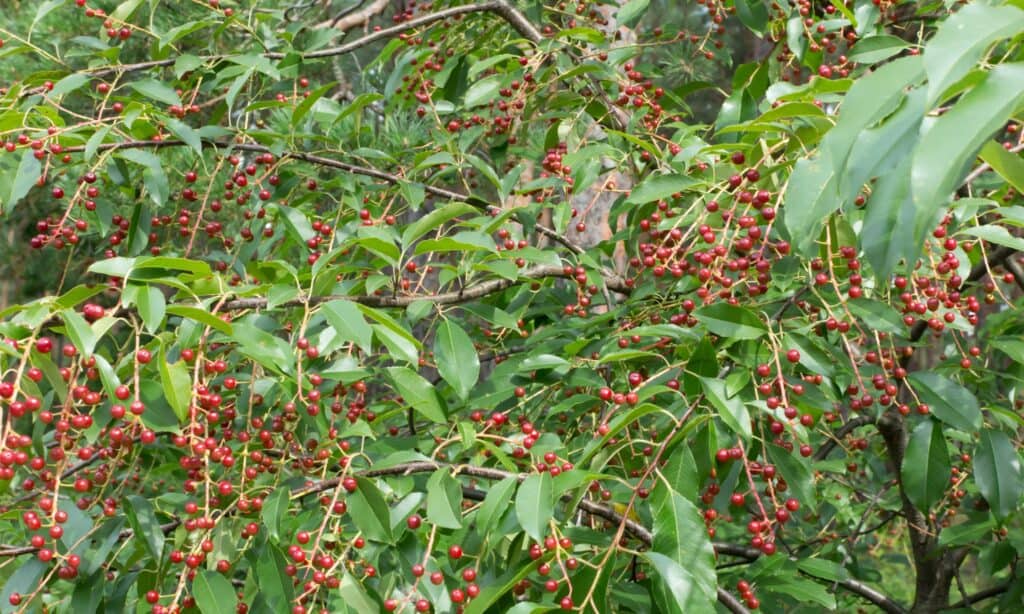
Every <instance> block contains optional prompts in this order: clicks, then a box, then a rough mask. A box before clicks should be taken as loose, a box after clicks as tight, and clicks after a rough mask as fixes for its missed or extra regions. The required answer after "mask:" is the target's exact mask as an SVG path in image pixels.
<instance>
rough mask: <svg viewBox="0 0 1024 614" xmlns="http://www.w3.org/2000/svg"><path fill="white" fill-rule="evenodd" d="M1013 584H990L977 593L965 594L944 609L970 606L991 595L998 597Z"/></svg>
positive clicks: (989, 597) (1011, 582)
mask: <svg viewBox="0 0 1024 614" xmlns="http://www.w3.org/2000/svg"><path fill="white" fill-rule="evenodd" d="M1013 585H1014V583H1013V581H1010V582H1007V583H1005V584H1000V585H998V586H991V587H989V588H986V589H983V590H980V591H978V592H977V593H974V594H973V595H965V596H964V598H963V599H962V600H961V601H958V602H956V603H954V604H953V605H951V606H949V607H948V608H944V609H947V610H957V609H960V608H966V607H971V606H973V605H975V604H976V603H978V602H979V601H984V600H985V599H991V598H992V597H998V596H999V595H1002V594H1003V593H1005V592H1006V591H1008V590H1010V587H1012V586H1013Z"/></svg>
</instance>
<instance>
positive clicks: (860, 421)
mask: <svg viewBox="0 0 1024 614" xmlns="http://www.w3.org/2000/svg"><path fill="white" fill-rule="evenodd" d="M874 422H875V419H874V418H872V417H871V416H868V415H861V416H857V417H856V418H854V419H852V420H848V421H847V422H846V424H844V425H843V426H841V427H839V429H838V430H836V431H835V432H834V433H832V438H831V439H829V440H828V441H826V442H825V443H823V444H821V447H820V448H818V451H817V452H815V453H814V460H817V461H820V460H825V459H826V458H828V455H829V454H831V453H832V450H833V449H834V448H835V447H836V446H837V445H839V442H840V440H842V438H843V437H846V436H847V435H848V434H849V433H851V432H853V431H854V430H856V429H858V428H860V427H862V426H864V425H866V424H874Z"/></svg>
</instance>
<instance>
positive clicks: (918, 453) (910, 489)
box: [900, 419, 952, 513]
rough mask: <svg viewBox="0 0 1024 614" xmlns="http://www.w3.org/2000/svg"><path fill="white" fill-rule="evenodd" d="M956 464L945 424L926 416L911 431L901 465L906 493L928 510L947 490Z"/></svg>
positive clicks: (912, 500) (917, 505)
mask: <svg viewBox="0 0 1024 614" xmlns="http://www.w3.org/2000/svg"><path fill="white" fill-rule="evenodd" d="M951 469H952V465H951V464H950V461H949V449H948V448H947V446H946V438H945V436H944V435H943V433H942V425H941V424H939V423H937V422H935V421H934V420H931V419H925V420H923V421H922V422H921V423H920V424H918V425H917V427H916V428H914V430H913V431H912V432H911V434H910V439H909V440H908V441H907V449H906V452H905V454H904V456H903V466H902V467H900V480H901V481H902V483H903V492H904V493H906V495H907V498H908V499H910V501H911V503H913V504H914V506H915V507H917V509H919V510H921V511H922V512H925V513H927V512H928V510H929V509H930V508H931V507H932V506H933V505H935V503H937V502H938V501H939V500H940V499H942V497H943V495H944V494H945V492H946V488H947V487H948V486H949V477H950V471H951Z"/></svg>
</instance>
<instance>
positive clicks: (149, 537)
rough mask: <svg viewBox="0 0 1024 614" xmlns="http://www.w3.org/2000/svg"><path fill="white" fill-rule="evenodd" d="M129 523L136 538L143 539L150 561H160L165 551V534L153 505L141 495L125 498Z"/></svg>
mask: <svg viewBox="0 0 1024 614" xmlns="http://www.w3.org/2000/svg"><path fill="white" fill-rule="evenodd" d="M124 502H125V511H126V512H127V513H128V523H129V524H131V525H132V530H133V531H134V532H135V538H136V539H138V538H140V537H141V538H142V543H143V544H144V545H145V547H146V551H147V552H148V553H149V556H150V559H151V560H153V561H159V560H161V559H160V556H161V553H162V552H163V550H164V532H163V530H162V529H161V528H160V523H159V522H158V521H157V519H156V512H155V511H154V510H153V504H152V503H150V502H149V500H148V499H146V498H144V497H140V496H139V495H128V496H127V497H125V498H124Z"/></svg>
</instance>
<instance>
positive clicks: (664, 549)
mask: <svg viewBox="0 0 1024 614" xmlns="http://www.w3.org/2000/svg"><path fill="white" fill-rule="evenodd" d="M651 507H652V509H653V514H652V515H653V517H654V525H653V529H654V531H653V532H654V541H653V544H652V546H651V548H652V550H653V551H654V552H656V553H658V554H661V555H664V556H666V557H668V558H669V559H671V560H672V561H673V562H675V563H677V564H679V565H681V566H682V567H683V568H684V569H685V570H686V572H687V574H688V575H689V576H690V580H691V581H692V582H691V583H688V584H687V589H688V591H689V592H687V593H686V594H679V595H677V599H678V601H677V604H678V605H679V606H680V607H681V608H682V611H683V612H705V611H711V610H713V609H714V606H713V604H714V603H715V601H716V600H717V590H716V587H717V579H716V574H715V550H714V548H713V547H712V545H711V540H710V539H708V532H707V528H706V527H705V526H704V518H703V516H702V515H701V512H700V510H699V509H697V506H696V505H694V504H693V503H691V502H690V501H689V500H687V499H686V498H685V497H683V496H682V495H680V494H679V493H678V492H676V491H674V490H672V489H671V488H665V487H663V486H660V485H659V486H658V487H656V488H655V489H654V492H652V493H651Z"/></svg>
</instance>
